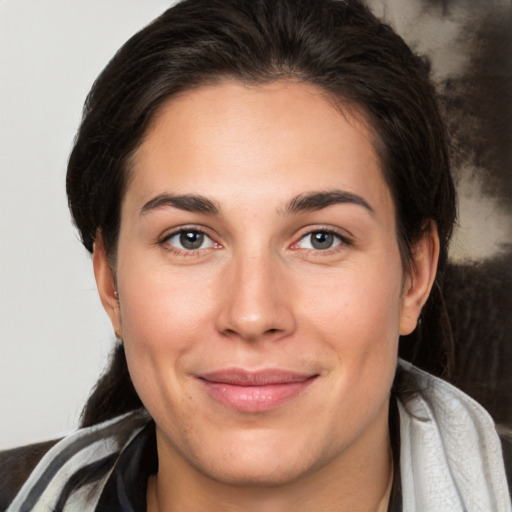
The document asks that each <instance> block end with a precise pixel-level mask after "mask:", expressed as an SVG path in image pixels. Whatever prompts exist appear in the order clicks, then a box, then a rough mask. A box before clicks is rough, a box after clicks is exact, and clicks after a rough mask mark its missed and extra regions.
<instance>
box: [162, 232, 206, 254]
mask: <svg viewBox="0 0 512 512" xmlns="http://www.w3.org/2000/svg"><path fill="white" fill-rule="evenodd" d="M164 243H165V244H168V245H171V246H172V247H174V248H175V249H179V250H185V251H196V250H198V249H207V248H209V247H214V246H215V243H214V242H213V240H212V239H211V238H210V237H209V236H208V235H206V234H205V233H203V232H201V231H197V230H195V229H181V230H180V231H178V232H176V233H173V234H172V235H170V236H168V237H167V238H166V239H165V240H164Z"/></svg>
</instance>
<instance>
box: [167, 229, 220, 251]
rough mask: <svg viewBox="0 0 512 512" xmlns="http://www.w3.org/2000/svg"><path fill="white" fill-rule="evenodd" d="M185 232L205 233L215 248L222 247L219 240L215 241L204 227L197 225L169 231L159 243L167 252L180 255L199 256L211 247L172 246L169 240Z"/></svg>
mask: <svg viewBox="0 0 512 512" xmlns="http://www.w3.org/2000/svg"><path fill="white" fill-rule="evenodd" d="M185 233H195V234H199V235H203V236H204V237H206V238H208V239H209V240H210V241H211V244H212V247H213V248H215V249H218V248H220V247H221V245H220V244H219V243H217V242H215V240H214V239H213V238H212V237H211V236H210V235H209V234H208V233H207V232H206V231H205V230H203V229H200V228H198V227H196V226H190V227H187V226H184V227H181V228H179V229H176V230H175V231H173V232H171V233H169V234H166V235H165V236H164V237H163V238H162V239H161V240H160V241H159V242H158V244H159V245H160V246H161V247H162V248H163V249H164V250H165V251H167V252H170V253H172V254H176V255H179V256H199V255H201V254H202V253H203V251H204V250H205V249H209V248H210V247H206V248H197V249H187V248H183V249H179V248H177V247H174V246H172V245H171V244H170V243H169V241H170V240H171V239H172V238H174V237H175V236H178V235H183V234H185Z"/></svg>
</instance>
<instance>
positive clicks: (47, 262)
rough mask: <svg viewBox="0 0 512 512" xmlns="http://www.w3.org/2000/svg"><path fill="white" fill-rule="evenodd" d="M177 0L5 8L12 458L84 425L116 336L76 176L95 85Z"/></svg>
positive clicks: (0, 74) (2, 283) (2, 333)
mask: <svg viewBox="0 0 512 512" xmlns="http://www.w3.org/2000/svg"><path fill="white" fill-rule="evenodd" d="M172 3H173V2H172V1H169V0H167V1H166V0H87V1H81V0H44V1H41V0H0V449H2V448H7V447H11V446H15V445H18V444H26V443H29V442H35V441H39V440H44V439H49V438H54V437H56V436H59V435H63V434H65V433H66V432H68V431H70V430H71V429H72V428H73V427H74V426H75V425H76V423H77V420H78V416H79V413H80V410H81V407H82V405H83V403H84V400H85V398H86V397H87V395H88V393H89V391H90V389H91V387H92V386H93V384H94V382H95V381H96V379H97V377H98V375H99V373H100V371H101V369H102V368H103V366H104V364H105V357H106V356H107V355H108V353H109V351H110V347H111V344H112V342H113V339H114V337H113V334H112V333H111V329H110V325H109V323H108V321H107V317H106V315H105V314H104V312H103V310H102V308H101V305H100V302H99V300H98V299H97V295H96V291H95V285H94V280H93V275H92V268H91V264H90V259H89V257H88V256H87V253H86V251H85V250H84V249H83V248H82V246H81V245H80V243H79V242H78V241H77V237H76V234H75V232H74V230H73V228H72V226H71V223H70V220H69V218H70V217H69V213H68V210H67V203H66V196H65V170H66V162H67V157H68V153H69V151H70V148H71V144H72V140H73V137H74V133H75V131H76V129H77V127H78V123H79V120H80V116H81V109H82V104H83V101H84V99H85V96H86V94H87V92H88V90H89V89H90V87H91V85H92V82H93V80H94V78H95V77H96V76H97V75H98V73H99V72H100V71H101V69H103V67H104V66H105V64H106V63H107V62H108V60H109V59H110V58H111V57H112V55H113V54H114V52H115V51H116V50H117V49H118V48H119V47H120V46H121V44H122V43H123V42H124V41H125V40H126V39H128V37H129V36H131V35H132V34H133V33H135V32H136V31H137V30H138V29H140V28H141V27H142V26H143V25H145V24H147V23H148V22H149V21H151V20H152V19H153V18H154V17H156V16H157V15H158V14H160V13H161V12H162V11H164V10H165V9H166V8H167V7H169V6H170V5H171V4H172Z"/></svg>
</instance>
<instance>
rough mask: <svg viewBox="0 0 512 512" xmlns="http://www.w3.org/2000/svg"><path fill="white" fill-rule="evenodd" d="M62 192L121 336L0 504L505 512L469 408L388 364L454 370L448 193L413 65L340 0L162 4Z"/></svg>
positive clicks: (426, 90)
mask: <svg viewBox="0 0 512 512" xmlns="http://www.w3.org/2000/svg"><path fill="white" fill-rule="evenodd" d="M67 188H68V196H69V203H70V208H71V211H72V214H73V217H74V220H75V223H76V225H77V227H78V229H79V231H80V233H81V237H82V241H83V243H84V245H85V247H86V248H87V249H88V250H89V251H91V252H92V253H93V263H94V271H95V276H96V281H97V285H98V291H99V294H100V298H101V301H102V303H103V305H104V307H105V310H106V312H107V314H108V315H109V317H110V319H111V322H112V325H113V329H114V332H115V333H116V336H117V338H118V339H119V341H120V344H119V348H118V349H117V351H116V355H115V358H114V360H113V364H112V368H111V370H110V372H109V373H108V374H107V376H106V377H105V378H103V380H102V381H100V383H99V385H98V388H97V390H96V391H95V394H93V396H92V398H91V400H90V402H89V403H88V405H87V406H86V410H85V414H84V421H83V423H84V425H83V426H84V428H83V429H81V430H79V431H78V432H77V433H75V434H73V435H71V436H69V437H67V438H65V439H63V440H61V441H60V442H59V443H57V444H55V445H54V446H53V447H52V448H51V449H50V450H49V451H47V452H46V454H45V455H44V456H43V458H42V459H41V460H40V462H39V463H38V464H37V466H36V467H35V469H34V471H33V472H32V473H31V475H30V476H28V478H26V481H25V483H24V485H23V487H22V488H21V489H20V490H19V491H18V490H17V489H15V490H14V491H13V490H12V489H13V488H16V487H17V484H16V483H14V484H13V485H12V486H11V490H10V491H9V489H8V490H7V491H8V492H10V495H9V496H8V498H7V501H9V502H10V503H11V504H10V508H8V510H9V511H18V510H98V511H104V510H134V511H143V510H148V511H156V510H160V511H163V510H166V511H167V510H171V511H172V510H180V511H187V510H223V511H226V510H247V511H249V510H269V511H281V510H295V511H301V510H308V511H310V510H329V511H336V510H351V511H358V510H361V511H362V510H365V511H366V510H371V511H383V510H393V511H395V510H405V511H408V512H409V511H415V510H418V511H420V510H421V511H429V510H432V511H433V510H435V511H444V510H446V511H450V512H451V511H456V510H461V511H462V510H496V511H498V510H499V511H502V510H503V511H505V510H510V500H509V497H508V491H507V487H506V479H505V473H504V468H503V460H502V456H501V451H500V446H499V440H498V437H497V435H496V433H495V431H494V427H493V424H492V420H491V418H490V417H489V416H488V415H487V413H485V411H484V410H483V409H482V408H481V407H480V406H478V405H477V404H476V403H475V402H473V401H472V400H471V399H470V398H469V397H467V396H465V395H464V394H463V393H461V392H459V391H457V390H456V389H454V388H452V387H451V386H449V385H448V384H446V383H445V382H443V381H441V380H440V379H438V378H436V377H434V376H432V375H430V374H427V373H425V372H422V371H420V370H418V369H416V368H415V367H413V366H411V365H410V364H408V363H405V362H403V361H399V360H398V353H399V351H400V352H401V353H402V354H409V355H411V354H415V360H417V361H418V362H419V363H421V365H422V366H423V367H424V368H426V369H427V370H430V371H431V372H432V373H434V374H439V375H440V374H443V373H446V372H448V371H449V369H450V365H451V359H450V334H449V325H448V323H447V318H446V314H445V313H444V307H443V298H442V287H441V277H442V271H443V268H444V266H445V263H446V253H447V245H448V241H449V237H450V233H451V229H452V226H453V223H454V219H455V194H454V188H453V183H452V179H451V176H450V169H449V162H448V155H447V148H446V140H445V133H444V128H443V124H442V122H441V119H440V116H439V113H438V107H437V104H436V100H435V93H434V91H433V88H432V86H431V84H430V82H429V80H428V74H427V71H426V66H425V64H424V63H423V62H422V61H421V60H420V59H418V58H417V57H415V56H414V55H413V54H412V53H411V51H410V50H409V49H408V48H407V46H406V45H405V44H404V43H403V41H402V40H401V39H400V38H399V37H398V36H397V35H396V34H394V33H393V32H392V31H391V29H390V28H389V27H387V26H386V25H384V24H382V23H381V22H379V21H378V20H376V19H375V18H374V17H373V16H372V15H371V14H370V12H369V11H368V10H367V9H366V8H365V7H364V6H363V5H361V4H360V3H359V2H357V1H353V0H350V1H347V2H338V1H332V0H314V1H312V0H308V1H297V0H256V1H255V0H223V1H216V0H187V1H184V2H182V3H180V4H178V5H177V6H175V7H173V8H171V9H169V10H168V11H167V12H166V13H164V14H163V15H162V16H161V17H160V18H158V19H157V20H156V21H155V22H153V23H152V24H151V25H149V26H148V27H146V28H145V29H144V30H142V31H141V32H140V33H139V34H137V35H135V36H134V37H133V38H132V39H131V40H130V41H128V42H127V43H126V45H125V46H124V47H123V48H122V49H121V50H120V52H119V53H118V54H117V55H116V56H115V57H114V59H113V60H112V61H111V63H110V64H109V65H108V66H107V68H106V69H105V71H104V72H103V73H102V74H101V75H100V77H99V78H98V80H97V82H96V83H95V85H94V87H93V89H92V91H91V93H90V96H89V98H88V100H87V103H86V107H85V111H84V118H83V121H82V125H81V128H80V130H79V133H78V136H77V139H76V143H75V146H74V149H73V151H72V154H71V157H70V161H69V168H68V181H67ZM126 369H128V371H126ZM46 448H47V447H44V450H42V451H45V450H46ZM20 453H23V454H24V452H20ZM24 460H26V458H25V457H18V463H17V466H18V467H19V466H20V465H22V464H23V463H24V462H23V461H24ZM4 465H6V464H4ZM11 467H13V466H11ZM24 478H25V475H23V479H24Z"/></svg>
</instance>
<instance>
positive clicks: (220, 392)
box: [198, 369, 319, 413]
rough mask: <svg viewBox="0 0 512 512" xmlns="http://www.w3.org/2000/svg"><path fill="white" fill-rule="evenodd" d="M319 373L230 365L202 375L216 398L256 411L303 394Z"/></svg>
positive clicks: (210, 392) (232, 405) (267, 409)
mask: <svg viewBox="0 0 512 512" xmlns="http://www.w3.org/2000/svg"><path fill="white" fill-rule="evenodd" d="M318 376H319V375H318V374H302V373H295V372H290V371H286V370H274V369H272V370H263V371H258V372H252V371H247V370H240V369H227V370H221V371H218V372H212V373H208V374H205V375H201V376H199V377H198V378H199V380H200V382H201V384H202V385H203V387H204V389H205V390H206V391H207V393H208V394H209V395H210V396H211V397H212V398H213V399H215V400H216V401H218V402H220V403H222V404H224V405H226V406H227V407H229V408H231V409H235V410H238V411H241V412H253V413H254V412H262V411H269V410H272V409H275V408H277V407H279V406H281V405H283V404H284V403H285V402H287V401H289V400H292V399H293V398H295V397H297V396H300V395H301V394H302V393H303V392H304V391H305V390H306V389H307V388H308V387H309V386H310V385H311V384H312V383H313V382H314V381H315V380H316V378H317V377H318Z"/></svg>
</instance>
